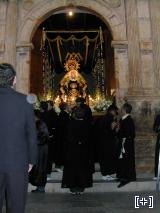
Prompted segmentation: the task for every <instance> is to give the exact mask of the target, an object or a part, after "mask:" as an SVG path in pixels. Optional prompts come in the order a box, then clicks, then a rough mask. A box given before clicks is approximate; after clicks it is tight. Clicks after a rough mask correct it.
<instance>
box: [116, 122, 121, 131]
mask: <svg viewBox="0 0 160 213" xmlns="http://www.w3.org/2000/svg"><path fill="white" fill-rule="evenodd" d="M119 129H120V125H119V123H117V125H116V132H118V131H119Z"/></svg>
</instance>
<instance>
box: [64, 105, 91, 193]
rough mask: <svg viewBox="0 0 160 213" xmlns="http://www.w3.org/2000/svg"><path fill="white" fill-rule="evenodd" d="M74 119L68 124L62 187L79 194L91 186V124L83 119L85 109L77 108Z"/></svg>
mask: <svg viewBox="0 0 160 213" xmlns="http://www.w3.org/2000/svg"><path fill="white" fill-rule="evenodd" d="M74 115H75V119H74V120H71V121H70V123H69V124H68V133H67V142H68V144H67V153H66V160H65V164H64V170H63V179H62V188H69V189H70V191H71V193H72V194H81V193H83V191H84V190H85V188H87V187H92V182H93V180H92V169H93V165H92V164H93V156H92V150H93V148H92V144H91V124H90V123H89V122H88V121H85V120H84V115H85V111H84V110H83V109H82V108H77V109H76V110H75V112H74Z"/></svg>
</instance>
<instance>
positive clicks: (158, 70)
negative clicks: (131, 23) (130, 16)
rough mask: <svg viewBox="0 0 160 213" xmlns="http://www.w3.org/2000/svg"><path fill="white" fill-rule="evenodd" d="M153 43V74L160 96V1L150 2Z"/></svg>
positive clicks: (153, 0)
mask: <svg viewBox="0 0 160 213" xmlns="http://www.w3.org/2000/svg"><path fill="white" fill-rule="evenodd" d="M150 11H151V28H152V42H153V64H154V67H153V72H154V84H155V90H157V91H156V94H159V95H160V1H159V0H152V1H150Z"/></svg>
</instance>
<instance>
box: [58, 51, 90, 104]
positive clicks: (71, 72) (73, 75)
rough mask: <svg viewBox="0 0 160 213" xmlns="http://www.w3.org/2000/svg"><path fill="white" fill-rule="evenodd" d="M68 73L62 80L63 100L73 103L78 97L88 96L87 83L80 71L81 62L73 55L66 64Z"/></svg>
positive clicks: (61, 93) (61, 91)
mask: <svg viewBox="0 0 160 213" xmlns="http://www.w3.org/2000/svg"><path fill="white" fill-rule="evenodd" d="M64 68H65V70H66V72H67V73H66V74H65V76H64V77H63V79H62V80H61V81H60V97H61V100H62V101H63V102H67V103H73V102H74V101H75V100H76V98H78V97H83V98H84V99H86V96H87V92H86V90H87V83H86V81H85V79H84V78H83V76H82V75H81V74H80V73H79V72H78V70H79V68H80V64H79V63H78V61H77V59H76V57H75V56H74V55H72V57H70V59H68V60H67V61H66V63H65V65H64Z"/></svg>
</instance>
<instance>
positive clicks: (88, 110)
mask: <svg viewBox="0 0 160 213" xmlns="http://www.w3.org/2000/svg"><path fill="white" fill-rule="evenodd" d="M79 107H80V108H82V109H83V110H84V113H85V116H84V120H86V121H88V122H90V123H92V121H93V116H92V111H91V108H90V107H89V106H88V105H87V104H85V99H84V98H81V97H79V98H77V99H76V106H75V107H74V108H73V117H74V110H76V109H77V108H79Z"/></svg>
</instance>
